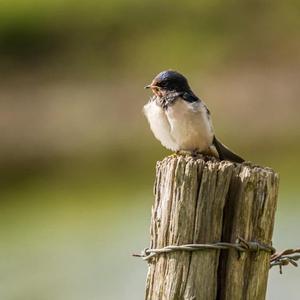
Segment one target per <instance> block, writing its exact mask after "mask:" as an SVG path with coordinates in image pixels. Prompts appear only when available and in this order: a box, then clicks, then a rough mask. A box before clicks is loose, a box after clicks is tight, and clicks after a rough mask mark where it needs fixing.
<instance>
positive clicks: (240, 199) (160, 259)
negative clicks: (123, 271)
mask: <svg viewBox="0 0 300 300" xmlns="http://www.w3.org/2000/svg"><path fill="white" fill-rule="evenodd" d="M277 191H278V175H277V174H276V173H274V172H273V171H272V170H271V169H269V168H261V167H257V166H252V165H249V164H245V163H244V164H242V165H240V164H234V163H231V162H229V161H221V162H220V161H217V160H215V159H214V160H204V159H203V158H197V159H195V158H192V157H182V156H178V157H167V158H165V159H164V160H163V161H161V162H158V163H157V169H156V182H155V187H154V194H155V201H154V205H153V208H152V219H151V227H150V234H151V243H150V248H163V247H165V246H168V245H183V244H190V243H213V242H218V241H224V242H227V241H228V242H235V241H236V239H237V237H239V236H240V237H242V238H245V239H246V240H249V241H250V240H252V241H254V240H255V241H259V242H263V243H266V244H270V242H271V239H272V232H273V224H274V214H275V209H276V200H277ZM269 256H270V255H269V254H268V253H265V252H259V253H254V254H242V255H238V253H237V252H236V251H234V250H229V251H227V252H226V251H220V250H203V251H195V252H185V251H178V252H172V253H167V254H161V255H159V256H157V257H154V258H152V259H151V260H150V262H149V269H148V275H147V281H146V298H145V299H146V300H202V299H203V300H210V299H211V300H215V299H219V300H221V299H234V300H239V299H240V300H244V299H249V300H250V299H253V300H254V299H258V300H262V299H264V298H265V293H266V286H267V277H268V270H269Z"/></svg>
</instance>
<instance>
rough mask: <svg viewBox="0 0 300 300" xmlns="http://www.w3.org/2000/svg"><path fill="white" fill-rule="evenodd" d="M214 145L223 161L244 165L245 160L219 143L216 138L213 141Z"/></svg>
mask: <svg viewBox="0 0 300 300" xmlns="http://www.w3.org/2000/svg"><path fill="white" fill-rule="evenodd" d="M213 145H214V146H215V147H216V149H217V151H218V154H219V158H220V159H221V160H229V161H232V162H237V163H242V162H244V161H245V160H244V159H243V158H241V157H240V156H238V155H237V154H235V153H233V152H232V151H231V150H229V149H228V148H227V147H226V146H225V145H223V144H222V143H221V142H220V141H218V140H217V138H216V137H214V139H213Z"/></svg>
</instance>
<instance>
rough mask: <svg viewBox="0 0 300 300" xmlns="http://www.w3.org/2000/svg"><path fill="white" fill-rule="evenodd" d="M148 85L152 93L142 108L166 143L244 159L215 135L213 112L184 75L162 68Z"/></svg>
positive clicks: (179, 148) (185, 150)
mask: <svg viewBox="0 0 300 300" xmlns="http://www.w3.org/2000/svg"><path fill="white" fill-rule="evenodd" d="M145 88H146V89H151V90H152V92H153V95H152V96H151V97H150V100H149V102H148V103H147V104H145V106H144V108H143V112H144V114H145V116H146V118H147V119H148V122H149V125H150V129H151V130H152V132H153V134H154V136H155V138H156V139H158V140H159V141H160V142H161V144H162V145H163V146H164V147H166V148H167V149H169V150H172V151H174V152H175V153H177V154H180V153H190V154H191V155H196V154H197V153H201V154H204V155H209V156H214V157H217V158H218V159H219V160H228V161H231V162H236V163H242V162H244V159H243V158H241V157H240V156H239V155H237V154H235V153H234V152H233V151H231V150H230V149H229V148H228V147H227V146H225V145H224V144H223V143H222V142H220V141H219V140H218V139H217V138H216V135H215V133H214V128H213V125H212V120H211V113H210V111H209V110H208V108H207V106H206V104H205V103H204V102H203V101H202V100H201V99H200V98H198V97H197V96H196V95H195V93H194V92H193V91H192V89H191V88H190V85H189V83H188V80H187V79H186V77H185V76H183V75H182V74H180V73H179V72H177V71H173V70H166V71H162V72H160V73H159V74H158V75H157V76H155V77H154V79H153V80H152V82H151V84H149V85H147V86H145Z"/></svg>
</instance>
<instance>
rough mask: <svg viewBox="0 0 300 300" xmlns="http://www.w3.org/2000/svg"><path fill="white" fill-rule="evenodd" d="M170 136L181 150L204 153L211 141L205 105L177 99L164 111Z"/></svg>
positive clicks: (208, 117) (211, 136)
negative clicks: (168, 124) (169, 128)
mask: <svg viewBox="0 0 300 300" xmlns="http://www.w3.org/2000/svg"><path fill="white" fill-rule="evenodd" d="M166 115H167V118H168V121H169V123H170V126H171V135H172V137H173V138H174V140H175V141H176V143H177V144H178V145H179V147H180V149H181V150H188V151H193V150H195V149H197V150H199V151H200V152H204V151H206V150H207V149H208V148H209V147H210V145H211V144H212V141H213V136H214V133H213V127H212V123H211V119H210V116H209V114H208V112H207V109H206V107H205V104H204V103H203V102H201V101H197V102H192V103H189V102H187V101H184V100H182V99H178V100H177V101H176V102H175V103H174V104H173V105H171V106H169V107H168V109H167V110H166Z"/></svg>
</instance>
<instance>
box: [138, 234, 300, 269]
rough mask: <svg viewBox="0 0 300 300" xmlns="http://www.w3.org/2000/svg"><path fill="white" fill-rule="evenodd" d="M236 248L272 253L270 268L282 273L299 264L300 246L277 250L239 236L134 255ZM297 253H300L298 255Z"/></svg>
mask: <svg viewBox="0 0 300 300" xmlns="http://www.w3.org/2000/svg"><path fill="white" fill-rule="evenodd" d="M229 249H234V250H236V251H238V252H259V251H265V252H268V253H270V254H271V259H270V268H272V267H274V266H279V272H280V274H282V267H283V266H286V265H289V264H291V265H293V266H295V267H297V266H298V264H297V263H296V261H298V260H300V248H297V249H286V250H284V251H282V252H276V250H275V248H274V247H273V246H271V245H266V244H263V243H259V242H253V241H246V240H245V239H243V238H241V237H239V238H238V239H237V241H236V243H226V242H217V243H207V244H186V245H180V246H177V245H171V246H166V247H163V248H158V249H150V248H145V249H144V250H143V251H142V252H141V253H140V254H133V256H136V257H141V258H142V259H143V260H145V261H149V260H150V259H151V258H153V257H155V256H158V255H160V254H163V253H170V252H176V251H188V252H192V251H203V250H229ZM297 253H299V254H298V255H297ZM293 254H296V255H293Z"/></svg>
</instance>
